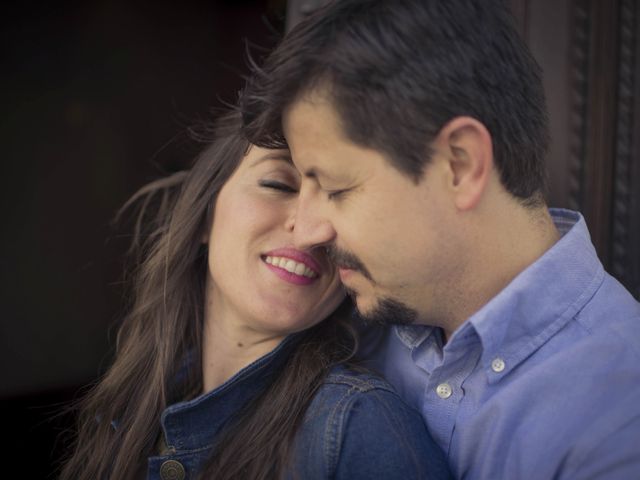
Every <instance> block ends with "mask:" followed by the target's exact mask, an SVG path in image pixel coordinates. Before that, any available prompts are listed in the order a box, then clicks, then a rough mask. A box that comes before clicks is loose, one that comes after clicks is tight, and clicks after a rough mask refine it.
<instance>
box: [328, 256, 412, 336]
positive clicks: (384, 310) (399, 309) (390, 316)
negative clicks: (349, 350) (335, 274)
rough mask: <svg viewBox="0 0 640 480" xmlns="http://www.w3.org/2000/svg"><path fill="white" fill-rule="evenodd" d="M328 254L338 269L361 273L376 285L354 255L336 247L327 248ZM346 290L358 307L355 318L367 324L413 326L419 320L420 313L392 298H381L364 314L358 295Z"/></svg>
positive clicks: (346, 288) (348, 289)
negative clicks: (358, 301)
mask: <svg viewBox="0 0 640 480" xmlns="http://www.w3.org/2000/svg"><path fill="white" fill-rule="evenodd" d="M326 252H327V256H328V257H329V260H330V261H331V262H333V264H334V265H336V266H337V267H338V268H340V267H341V268H348V269H351V270H353V271H356V272H360V273H361V274H362V275H363V276H364V277H365V278H366V279H368V280H369V281H370V282H371V283H373V284H375V281H374V280H373V277H372V275H371V273H369V270H367V267H365V266H364V263H363V262H362V261H361V260H360V259H359V258H358V257H357V256H356V255H354V254H353V253H351V252H347V251H346V250H341V249H338V248H337V247H336V246H335V245H331V246H329V247H326ZM345 290H346V291H347V294H348V295H349V296H350V297H351V298H352V299H353V302H354V304H355V305H356V308H355V311H354V312H353V315H354V317H356V318H357V319H359V320H362V321H363V322H365V323H368V324H374V325H382V326H384V325H411V324H413V323H414V322H415V321H416V318H418V312H416V311H415V310H413V309H412V308H410V307H409V306H407V305H406V304H404V303H402V302H399V301H397V300H393V299H391V298H381V299H380V300H378V302H377V304H376V306H375V307H374V308H373V310H371V311H370V312H369V313H367V314H363V313H362V312H360V310H358V303H357V301H356V297H357V293H356V292H355V291H354V290H352V289H350V288H348V287H346V286H345Z"/></svg>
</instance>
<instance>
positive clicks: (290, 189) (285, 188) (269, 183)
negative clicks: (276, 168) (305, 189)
mask: <svg viewBox="0 0 640 480" xmlns="http://www.w3.org/2000/svg"><path fill="white" fill-rule="evenodd" d="M260 186H261V187H264V188H269V189H272V190H276V191H280V192H282V193H298V188H297V186H295V187H294V186H292V185H289V184H287V183H284V182H281V181H278V180H260Z"/></svg>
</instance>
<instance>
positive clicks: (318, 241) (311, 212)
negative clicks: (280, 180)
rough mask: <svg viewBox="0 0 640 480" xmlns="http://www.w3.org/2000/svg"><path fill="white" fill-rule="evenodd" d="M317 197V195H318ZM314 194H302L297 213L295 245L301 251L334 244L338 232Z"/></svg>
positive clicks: (295, 218)
mask: <svg viewBox="0 0 640 480" xmlns="http://www.w3.org/2000/svg"><path fill="white" fill-rule="evenodd" d="M316 196H317V195H316ZM318 200H319V199H317V198H315V197H314V194H313V193H308V192H302V191H301V192H300V195H299V197H298V205H297V208H296V211H295V217H294V219H293V221H294V228H293V243H294V245H295V247H296V248H299V249H300V250H311V249H313V248H316V247H323V246H326V245H329V244H331V243H333V241H334V240H335V238H336V231H335V229H334V227H333V224H332V223H331V221H330V220H329V218H328V217H327V215H326V214H325V212H324V211H323V210H324V209H323V206H322V205H320V202H319V201H318Z"/></svg>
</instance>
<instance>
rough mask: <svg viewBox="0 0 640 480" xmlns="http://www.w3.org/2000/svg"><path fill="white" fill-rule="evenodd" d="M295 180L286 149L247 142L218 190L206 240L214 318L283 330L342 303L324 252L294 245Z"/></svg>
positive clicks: (298, 327) (312, 322)
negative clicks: (242, 152) (241, 156)
mask: <svg viewBox="0 0 640 480" xmlns="http://www.w3.org/2000/svg"><path fill="white" fill-rule="evenodd" d="M299 184H300V175H299V173H298V171H297V170H296V169H295V167H294V166H293V164H292V163H291V160H290V157H289V152H288V151H286V150H267V149H263V148H259V147H255V146H252V147H251V148H250V149H249V152H248V153H247V155H246V156H245V157H244V159H243V160H242V162H241V164H240V166H239V167H238V168H237V170H236V171H235V173H234V174H233V175H232V176H231V178H230V179H229V180H228V181H227V183H226V184H225V185H224V186H223V188H222V189H221V190H220V193H219V194H218V198H217V201H216V205H215V211H214V215H213V222H212V225H211V230H210V232H209V237H208V239H207V242H208V244H209V258H208V264H209V278H208V279H207V299H206V300H207V310H208V313H210V314H211V315H212V318H214V319H222V320H223V321H224V322H225V323H227V322H234V324H235V325H240V326H241V327H247V328H250V329H252V330H253V331H257V332H262V333H266V334H277V335H281V334H282V335H284V334H287V333H291V332H295V331H300V330H303V329H305V328H308V327H311V326H312V325H315V324H316V323H318V322H319V321H321V320H322V319H324V318H326V317H327V315H328V314H329V313H331V312H332V311H333V310H334V309H335V308H336V307H337V306H338V305H339V303H340V302H341V301H342V300H343V298H344V293H343V290H342V287H341V286H340V281H339V277H338V275H337V272H336V270H335V269H334V267H333V265H331V263H330V262H329V261H328V259H327V258H326V255H325V253H324V249H314V250H312V251H302V250H299V249H296V248H295V247H294V246H293V228H294V217H295V213H296V207H297V201H298V193H297V192H298V188H299Z"/></svg>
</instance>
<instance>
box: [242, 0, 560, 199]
mask: <svg viewBox="0 0 640 480" xmlns="http://www.w3.org/2000/svg"><path fill="white" fill-rule="evenodd" d="M317 87H319V88H321V89H323V92H326V94H327V95H328V99H329V100H330V101H331V104H332V106H333V107H334V108H335V109H336V111H337V112H338V114H339V117H340V118H341V123H342V125H341V126H342V128H343V130H344V131H345V133H346V135H347V136H348V138H349V139H350V140H351V141H353V142H354V143H356V144H359V145H361V146H366V147H370V148H374V149H376V150H379V151H381V152H383V153H385V154H386V155H387V157H388V158H389V160H390V162H391V163H392V164H393V165H394V166H395V167H396V168H397V169H399V170H400V171H401V172H405V173H406V174H408V175H410V176H412V177H413V178H414V179H416V180H417V179H419V178H420V177H421V176H422V173H423V171H424V167H425V165H426V164H427V163H428V161H429V158H430V152H429V145H430V144H431V142H432V141H433V139H434V138H435V136H436V135H437V133H438V132H439V131H440V129H441V128H442V127H443V126H444V125H445V124H446V123H447V122H448V121H449V120H451V119H453V118H455V117H458V116H463V115H466V116H471V117H473V118H475V119H477V120H479V121H480V122H482V123H483V124H484V125H485V126H486V127H487V129H488V130H489V132H490V134H491V138H492V141H493V151H494V159H495V164H496V166H497V168H498V171H499V172H500V175H501V180H502V183H503V185H504V186H505V188H506V189H507V190H508V191H509V192H511V194H513V195H514V196H516V197H519V198H520V199H521V200H523V201H524V203H525V204H526V203H535V204H537V203H538V200H539V199H540V198H541V193H542V191H543V188H544V178H545V174H544V155H545V153H546V149H547V144H548V126H547V112H546V106H545V99H544V90H543V86H542V80H541V70H540V67H539V66H538V64H537V63H536V61H535V60H534V59H533V57H532V55H531V53H530V52H529V50H528V48H527V47H526V45H525V43H524V42H523V40H522V39H521V37H520V35H519V33H518V31H517V29H516V27H515V24H514V19H513V17H512V16H511V14H510V12H509V10H508V8H507V7H506V5H504V2H503V0H337V1H334V2H332V3H330V4H329V5H327V6H326V7H325V8H322V9H320V10H318V11H317V12H315V13H314V14H313V15H311V16H310V17H308V18H306V19H305V20H303V21H302V22H301V23H299V24H298V25H297V26H296V27H295V28H293V29H292V30H291V32H289V34H288V35H286V36H285V37H284V39H283V41H282V42H281V43H280V45H279V46H278V47H277V48H276V49H275V50H274V51H273V52H272V53H271V54H270V55H269V56H268V57H267V59H266V61H265V63H264V64H263V65H262V66H260V67H258V66H257V65H255V64H254V72H253V75H252V76H251V77H250V78H249V80H248V81H247V85H246V87H245V89H244V91H243V92H242V95H241V103H240V105H241V109H242V112H243V118H244V126H245V133H246V135H247V137H248V138H249V140H250V141H251V142H253V143H257V144H258V145H262V146H267V147H275V146H278V147H282V146H284V145H285V144H286V141H285V140H284V137H283V133H282V112H283V110H284V109H285V108H286V107H288V106H289V105H290V104H292V103H293V102H294V101H296V100H297V99H298V98H299V97H300V95H302V94H304V93H307V92H309V91H312V90H313V89H314V88H317Z"/></svg>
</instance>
